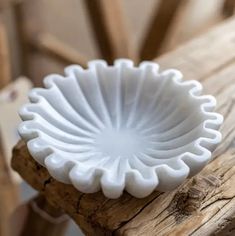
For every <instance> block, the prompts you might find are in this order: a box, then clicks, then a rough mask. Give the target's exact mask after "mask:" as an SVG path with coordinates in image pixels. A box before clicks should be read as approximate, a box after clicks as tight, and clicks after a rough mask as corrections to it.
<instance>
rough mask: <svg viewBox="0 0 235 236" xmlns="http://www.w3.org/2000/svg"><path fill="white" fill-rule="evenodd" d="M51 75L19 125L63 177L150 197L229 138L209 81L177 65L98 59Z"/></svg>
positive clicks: (114, 193) (113, 192) (89, 188)
mask: <svg viewBox="0 0 235 236" xmlns="http://www.w3.org/2000/svg"><path fill="white" fill-rule="evenodd" d="M65 74H66V75H65V77H63V76H60V75H56V74H54V75H50V76H48V77H47V78H46V79H45V80H44V84H45V88H36V89H33V90H32V92H31V93H30V96H29V98H30V101H31V103H30V104H26V105H25V106H24V107H23V108H22V109H21V111H20V115H21V117H22V119H23V120H24V122H22V124H21V125H20V127H19V133H20V134H21V136H22V137H23V138H24V139H25V140H26V141H27V142H28V148H29V151H30V153H31V154H32V156H33V157H34V158H35V160H36V161H38V162H39V163H40V164H42V165H43V166H46V168H47V169H48V170H49V172H50V173H51V175H52V176H53V177H55V178H56V179H58V180H60V181H62V182H65V183H72V184H73V185H74V186H75V187H76V188H77V189H78V190H80V191H82V192H85V193H92V192H96V191H98V190H99V189H100V188H102V190H103V192H104V194H105V195H106V196H107V197H109V198H117V197H119V196H120V195H121V194H122V192H123V190H126V191H128V192H129V193H130V194H132V195H133V196H136V197H145V196H147V195H149V194H150V193H151V192H152V191H153V190H154V189H156V188H157V189H159V190H163V191H167V190H171V189H173V188H175V187H177V186H178V185H179V184H180V183H182V181H183V180H184V179H185V178H186V177H187V176H188V175H193V174H195V173H197V172H198V171H199V170H201V169H202V168H203V167H204V165H205V164H206V163H207V162H208V161H209V160H210V158H211V151H213V149H214V148H215V146H216V144H217V143H219V142H220V140H221V134H220V133H219V132H218V131H217V130H218V128H219V126H220V124H221V123H222V120H223V118H222V116H221V115H219V114H217V113H215V112H213V108H214V107H215V103H216V101H215V99H214V97H212V96H201V84H200V83H199V82H196V81H182V75H181V73H180V72H179V71H177V70H172V69H171V70H166V71H163V72H159V70H158V65H157V64H155V63H151V62H143V63H141V64H140V65H139V66H138V67H134V66H133V63H132V62H131V61H129V60H116V61H115V63H114V65H113V66H108V65H107V64H106V63H105V62H104V61H101V60H97V61H91V62H90V63H89V64H88V69H83V68H81V67H79V66H70V67H67V68H66V69H65Z"/></svg>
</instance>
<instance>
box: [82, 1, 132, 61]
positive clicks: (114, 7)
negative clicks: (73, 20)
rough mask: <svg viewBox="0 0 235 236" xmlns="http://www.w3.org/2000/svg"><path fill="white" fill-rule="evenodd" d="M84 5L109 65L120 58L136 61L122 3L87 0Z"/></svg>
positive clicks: (103, 55) (100, 48) (98, 43)
mask: <svg viewBox="0 0 235 236" xmlns="http://www.w3.org/2000/svg"><path fill="white" fill-rule="evenodd" d="M84 4H85V6H86V9H87V12H88V16H89V18H90V21H91V26H92V29H93V32H94V35H95V38H96V41H97V46H98V47H99V50H100V53H101V55H102V57H103V58H104V59H106V60H107V61H108V62H109V63H112V62H113V60H114V59H116V58H120V57H126V58H131V59H133V60H136V53H135V51H134V49H133V45H132V43H131V39H130V34H129V33H128V29H127V25H126V22H125V19H124V13H123V11H122V6H121V1H119V0H112V1H110V0H92V1H86V0H85V1H84Z"/></svg>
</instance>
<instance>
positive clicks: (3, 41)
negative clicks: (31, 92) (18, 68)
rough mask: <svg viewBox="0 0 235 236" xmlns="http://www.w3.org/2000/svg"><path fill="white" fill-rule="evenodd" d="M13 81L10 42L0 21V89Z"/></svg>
mask: <svg viewBox="0 0 235 236" xmlns="http://www.w3.org/2000/svg"><path fill="white" fill-rule="evenodd" d="M10 81H11V71H10V58H9V51H8V40H7V35H6V31H5V28H4V25H3V24H2V22H1V21H0V89H1V88H3V87H4V86H6V85H7V84H8V83H10Z"/></svg>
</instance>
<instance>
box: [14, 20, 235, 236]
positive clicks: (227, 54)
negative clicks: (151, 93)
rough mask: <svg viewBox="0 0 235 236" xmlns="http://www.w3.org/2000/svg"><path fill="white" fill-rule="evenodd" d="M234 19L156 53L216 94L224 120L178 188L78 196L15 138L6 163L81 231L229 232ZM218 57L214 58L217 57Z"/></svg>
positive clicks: (233, 215)
mask: <svg viewBox="0 0 235 236" xmlns="http://www.w3.org/2000/svg"><path fill="white" fill-rule="evenodd" d="M234 27H235V19H231V20H229V21H227V22H226V23H224V24H222V25H221V26H218V27H216V28H215V29H213V30H212V31H210V32H209V33H208V34H206V35H203V36H201V37H200V38H198V39H196V40H194V41H192V42H189V43H188V44H186V45H185V46H182V47H181V48H179V49H177V50H175V51H173V52H172V53H168V54H167V55H164V56H162V57H160V58H159V59H158V62H159V63H160V65H162V67H163V68H167V67H176V68H178V69H180V70H181V71H182V73H183V74H184V75H185V79H198V80H200V81H201V82H202V83H203V85H204V88H205V92H208V93H211V94H213V95H214V96H216V98H217V100H218V106H217V111H218V112H220V113H222V114H223V115H224V118H225V122H224V124H223V126H222V128H221V132H222V134H223V137H224V138H223V141H222V143H221V144H220V145H219V146H218V148H217V149H216V151H215V152H214V160H213V161H212V162H211V163H210V164H209V165H207V167H206V168H204V169H203V171H201V172H200V173H199V174H198V175H197V176H195V177H193V178H191V179H189V180H187V181H185V183H184V184H182V185H181V186H180V187H179V188H178V189H176V190H174V191H172V192H167V193H159V192H154V193H152V194H151V195H150V196H148V197H147V198H144V199H136V198H133V197H131V196H130V195H128V194H127V193H124V194H123V196H122V197H121V198H120V199H116V200H110V199H107V198H105V197H104V195H103V194H102V193H100V192H99V193H95V194H83V193H81V192H78V191H77V190H76V189H75V188H74V187H72V186H71V185H66V184H63V183H60V182H58V181H56V180H54V179H53V178H52V177H51V176H50V175H49V173H48V172H47V170H46V169H45V168H44V167H42V166H40V165H39V164H37V163H36V162H35V161H34V160H33V158H32V157H31V156H30V155H29V153H28V150H27V147H26V144H25V143H24V142H23V141H21V142H20V143H18V145H17V146H16V147H15V149H14V151H13V159H12V166H13V168H14V169H15V170H17V171H18V172H19V173H20V174H21V176H22V177H23V178H24V179H25V180H26V181H27V182H28V183H29V184H30V185H31V186H33V187H34V188H35V189H37V190H38V191H40V192H41V193H43V194H44V195H45V197H46V198H47V200H48V201H49V202H50V203H51V204H54V205H57V206H59V207H61V208H62V209H64V210H65V211H66V212H67V213H68V214H69V215H70V216H71V217H72V218H73V219H74V220H75V222H76V223H77V224H78V225H79V226H80V227H81V229H82V230H83V231H84V233H85V234H86V235H125V236H130V235H159V236H161V235H170V236H171V235H173V236H174V235H175V236H177V235H193V236H196V235H203V236H208V235H223V234H225V233H226V235H229V234H230V235H234V233H235V232H234V223H235V191H234V188H233V187H232V186H234V184H235V167H234V165H235V157H234V152H235V149H234V145H233V141H234V138H235V124H234V116H235V106H234V104H235V103H234V98H233V97H234V94H235V75H234V70H235V63H234V59H235V55H234V51H235V41H234V38H235V32H234ZM217 59H218V60H217Z"/></svg>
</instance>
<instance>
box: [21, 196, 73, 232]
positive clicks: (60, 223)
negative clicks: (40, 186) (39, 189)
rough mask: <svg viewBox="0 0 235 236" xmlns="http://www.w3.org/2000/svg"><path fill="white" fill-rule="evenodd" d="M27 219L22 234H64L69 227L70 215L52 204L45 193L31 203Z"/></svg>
mask: <svg viewBox="0 0 235 236" xmlns="http://www.w3.org/2000/svg"><path fill="white" fill-rule="evenodd" d="M27 206H28V212H27V217H26V221H25V223H24V226H23V229H22V231H21V233H20V236H31V235H34V236H41V235H43V236H62V235H64V232H65V230H66V228H67V224H68V219H69V218H68V217H67V216H66V215H65V214H64V213H63V212H61V210H59V209H58V208H55V207H53V206H51V205H50V204H49V203H48V202H47V200H46V199H45V197H44V196H43V195H38V196H37V197H35V198H34V199H32V200H31V201H29V203H28V204H27Z"/></svg>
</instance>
